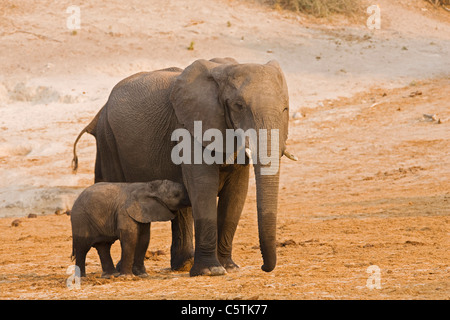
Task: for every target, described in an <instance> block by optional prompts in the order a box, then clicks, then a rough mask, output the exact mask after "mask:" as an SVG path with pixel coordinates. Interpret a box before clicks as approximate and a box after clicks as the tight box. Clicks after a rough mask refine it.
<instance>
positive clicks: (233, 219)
mask: <svg viewBox="0 0 450 320" xmlns="http://www.w3.org/2000/svg"><path fill="white" fill-rule="evenodd" d="M230 168H231V169H232V170H231V171H228V170H227V171H226V172H223V173H221V175H220V177H221V180H223V187H222V189H221V190H220V192H219V205H218V209H217V211H218V214H217V215H218V217H217V219H218V244H217V255H218V258H219V261H220V263H222V265H223V266H224V267H225V269H226V270H227V271H228V272H232V271H236V270H237V269H238V268H239V266H238V265H237V264H236V263H234V261H233V259H232V258H231V251H232V247H233V238H234V234H235V232H236V228H237V225H238V223H239V219H240V217H241V213H242V209H243V208H244V203H245V199H246V197H247V191H248V178H249V165H233V166H229V167H227V169H230Z"/></svg>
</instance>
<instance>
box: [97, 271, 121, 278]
mask: <svg viewBox="0 0 450 320" xmlns="http://www.w3.org/2000/svg"><path fill="white" fill-rule="evenodd" d="M119 274H120V273H118V272H114V273H110V272H103V273H102V276H101V278H102V279H111V277H117V276H119Z"/></svg>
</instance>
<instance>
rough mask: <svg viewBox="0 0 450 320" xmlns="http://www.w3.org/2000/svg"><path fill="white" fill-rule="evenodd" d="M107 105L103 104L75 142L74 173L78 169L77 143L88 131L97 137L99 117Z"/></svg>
mask: <svg viewBox="0 0 450 320" xmlns="http://www.w3.org/2000/svg"><path fill="white" fill-rule="evenodd" d="M104 107H105V106H103V107H102V108H101V109H100V111H99V112H98V113H97V114H96V115H95V117H94V119H92V121H91V122H90V123H89V124H88V125H87V126H86V127H85V128H84V129H83V130H81V132H80V133H79V134H78V137H77V139H76V140H75V142H74V144H73V159H72V171H73V173H77V170H78V156H77V143H78V140H80V138H81V136H82V135H83V134H84V133H85V132H87V133H90V134H92V135H93V136H94V137H95V128H96V127H97V122H98V119H99V118H100V113H101V112H102V110H103V109H104Z"/></svg>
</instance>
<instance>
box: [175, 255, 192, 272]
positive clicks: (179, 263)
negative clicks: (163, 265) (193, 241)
mask: <svg viewBox="0 0 450 320" xmlns="http://www.w3.org/2000/svg"><path fill="white" fill-rule="evenodd" d="M193 265H194V253H193V252H189V253H186V254H177V255H172V258H171V260H170V267H171V269H172V270H174V271H189V270H191V268H192V266H193Z"/></svg>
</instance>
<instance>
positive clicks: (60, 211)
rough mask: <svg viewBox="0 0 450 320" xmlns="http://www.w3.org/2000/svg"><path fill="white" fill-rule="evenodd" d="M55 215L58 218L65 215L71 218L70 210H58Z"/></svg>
mask: <svg viewBox="0 0 450 320" xmlns="http://www.w3.org/2000/svg"><path fill="white" fill-rule="evenodd" d="M55 214H56V215H57V216H62V215H64V214H65V215H68V216H70V209H62V208H56V210H55Z"/></svg>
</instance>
